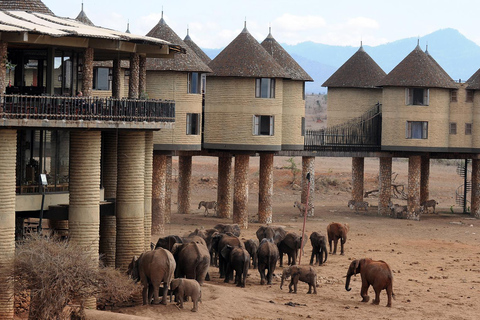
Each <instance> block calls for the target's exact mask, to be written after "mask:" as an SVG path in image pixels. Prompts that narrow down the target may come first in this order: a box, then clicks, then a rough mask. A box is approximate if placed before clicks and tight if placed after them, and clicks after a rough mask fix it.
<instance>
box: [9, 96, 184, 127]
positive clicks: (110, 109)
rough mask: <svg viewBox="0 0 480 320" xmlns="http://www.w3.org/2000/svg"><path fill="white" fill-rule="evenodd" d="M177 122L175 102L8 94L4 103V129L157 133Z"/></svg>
mask: <svg viewBox="0 0 480 320" xmlns="http://www.w3.org/2000/svg"><path fill="white" fill-rule="evenodd" d="M174 122H175V102H174V101H162V100H137V99H113V98H98V97H60V96H28V95H8V94H6V95H2V96H1V102H0V127H42V128H89V129H94V128H97V129H145V130H156V129H162V128H171V127H172V126H173V124H174Z"/></svg>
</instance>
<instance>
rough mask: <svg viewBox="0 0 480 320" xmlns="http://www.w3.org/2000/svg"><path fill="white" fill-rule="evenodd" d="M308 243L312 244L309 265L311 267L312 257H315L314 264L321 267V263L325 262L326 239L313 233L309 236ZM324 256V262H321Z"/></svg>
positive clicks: (326, 254)
mask: <svg viewBox="0 0 480 320" xmlns="http://www.w3.org/2000/svg"><path fill="white" fill-rule="evenodd" d="M310 243H311V244H312V256H311V258H310V265H313V257H315V263H318V265H319V266H321V265H322V263H325V262H327V256H328V253H327V238H326V237H325V236H322V235H321V234H320V233H318V232H315V231H314V232H312V234H311V235H310ZM324 254H325V260H323V255H324ZM322 260H323V261H322Z"/></svg>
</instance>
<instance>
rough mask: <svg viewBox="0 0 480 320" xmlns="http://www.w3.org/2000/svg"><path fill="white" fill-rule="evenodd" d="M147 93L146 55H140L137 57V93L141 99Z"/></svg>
mask: <svg viewBox="0 0 480 320" xmlns="http://www.w3.org/2000/svg"><path fill="white" fill-rule="evenodd" d="M146 94H147V57H146V56H145V55H141V56H140V58H139V74H138V95H139V97H141V98H142V99H145V98H146Z"/></svg>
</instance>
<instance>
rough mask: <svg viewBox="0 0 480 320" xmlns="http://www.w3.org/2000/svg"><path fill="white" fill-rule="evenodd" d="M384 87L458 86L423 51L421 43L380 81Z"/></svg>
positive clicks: (453, 87)
mask: <svg viewBox="0 0 480 320" xmlns="http://www.w3.org/2000/svg"><path fill="white" fill-rule="evenodd" d="M379 85H380V86H383V87H423V88H445V89H455V88H456V87H457V86H456V84H455V82H454V81H453V80H452V78H450V76H449V75H448V74H447V73H446V72H445V70H443V69H442V67H440V65H439V64H438V63H437V62H436V61H435V59H433V57H432V56H430V55H429V54H426V53H425V52H423V50H422V49H421V48H420V46H419V45H417V47H416V48H415V49H414V50H413V51H412V52H411V53H410V54H409V55H408V56H406V57H405V59H403V60H402V61H401V62H400V63H399V64H398V65H397V66H396V67H395V68H394V69H393V70H392V71H390V73H389V74H388V75H386V76H385V78H383V79H382V80H381V81H380V82H379Z"/></svg>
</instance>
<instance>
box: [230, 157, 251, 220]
mask: <svg viewBox="0 0 480 320" xmlns="http://www.w3.org/2000/svg"><path fill="white" fill-rule="evenodd" d="M249 163H250V156H249V155H245V154H237V155H235V176H234V184H233V223H238V225H239V226H240V228H242V229H247V228H248V166H249Z"/></svg>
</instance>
